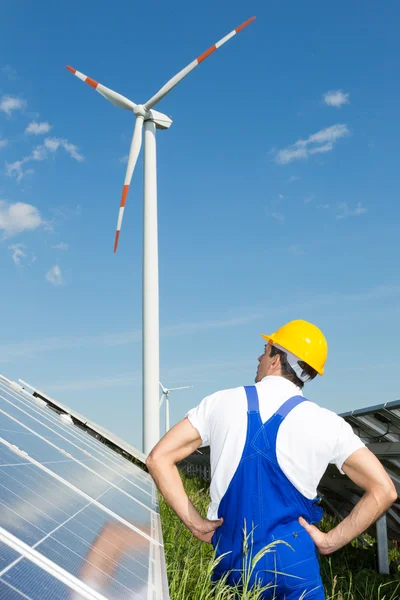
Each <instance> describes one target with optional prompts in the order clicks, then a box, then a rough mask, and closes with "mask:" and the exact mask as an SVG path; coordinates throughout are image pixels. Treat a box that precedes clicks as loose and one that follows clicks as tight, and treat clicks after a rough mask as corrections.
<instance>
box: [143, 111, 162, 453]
mask: <svg viewBox="0 0 400 600" xmlns="http://www.w3.org/2000/svg"><path fill="white" fill-rule="evenodd" d="M143 196H144V197H143V452H144V454H146V455H148V454H149V452H150V451H151V449H152V448H153V447H154V446H155V444H156V443H157V442H158V441H159V439H160V411H159V398H158V386H159V383H158V382H159V379H160V356H159V346H160V340H159V308H158V302H159V301H158V227H157V170H156V125H155V123H154V122H153V121H145V122H144V190H143Z"/></svg>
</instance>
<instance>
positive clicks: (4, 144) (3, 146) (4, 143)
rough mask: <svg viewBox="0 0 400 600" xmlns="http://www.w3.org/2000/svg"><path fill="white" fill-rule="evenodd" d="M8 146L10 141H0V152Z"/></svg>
mask: <svg viewBox="0 0 400 600" xmlns="http://www.w3.org/2000/svg"><path fill="white" fill-rule="evenodd" d="M7 144H8V140H5V139H4V138H3V139H0V150H1V149H2V148H5V147H6V146H7Z"/></svg>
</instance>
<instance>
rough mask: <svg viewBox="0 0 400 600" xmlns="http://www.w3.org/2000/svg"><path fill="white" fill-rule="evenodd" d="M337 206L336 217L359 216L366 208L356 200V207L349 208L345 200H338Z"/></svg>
mask: <svg viewBox="0 0 400 600" xmlns="http://www.w3.org/2000/svg"><path fill="white" fill-rule="evenodd" d="M337 207H338V209H339V211H340V212H339V214H338V215H336V218H337V219H346V218H347V217H359V216H361V215H364V214H365V213H366V212H367V211H368V209H367V208H365V206H363V205H362V203H361V202H357V204H356V207H355V208H354V209H353V210H351V209H350V208H349V205H348V204H347V202H338V204H337Z"/></svg>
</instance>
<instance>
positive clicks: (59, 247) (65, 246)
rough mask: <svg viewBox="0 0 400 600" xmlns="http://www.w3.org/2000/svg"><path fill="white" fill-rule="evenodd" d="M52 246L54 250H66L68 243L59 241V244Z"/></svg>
mask: <svg viewBox="0 0 400 600" xmlns="http://www.w3.org/2000/svg"><path fill="white" fill-rule="evenodd" d="M52 248H55V249H56V250H68V248H69V246H68V244H65V243H64V242H60V243H59V244H56V245H55V246H52Z"/></svg>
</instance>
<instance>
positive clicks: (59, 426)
mask: <svg viewBox="0 0 400 600" xmlns="http://www.w3.org/2000/svg"><path fill="white" fill-rule="evenodd" d="M0 390H1V387H0ZM7 392H8V393H9V390H7ZM11 396H12V397H13V399H15V400H17V401H21V400H20V399H19V398H18V397H17V396H16V395H15V394H12V395H11ZM1 397H2V398H3V400H5V401H6V402H8V403H9V404H12V405H13V406H14V407H15V408H17V409H18V410H20V411H22V412H24V413H25V414H27V415H29V413H26V411H23V409H21V408H20V407H19V406H17V405H15V404H14V403H13V402H11V401H10V400H8V399H6V398H5V397H4V396H1ZM31 398H32V397H31ZM36 412H38V411H36ZM29 416H30V417H31V418H32V419H35V420H36V421H37V422H39V423H40V424H41V425H44V424H43V423H42V422H41V421H40V420H38V419H36V418H35V417H33V416H32V415H29ZM41 416H43V413H42V415H41ZM52 417H53V418H52V422H53V424H55V425H56V426H57V427H58V428H59V429H61V430H62V431H64V433H66V432H67V428H66V427H65V426H63V425H61V424H60V423H59V422H57V421H56V417H55V415H52ZM45 418H46V419H47V420H49V421H50V419H49V418H48V417H47V416H45ZM46 427H47V428H48V426H47V425H46ZM49 429H51V430H52V431H53V432H54V433H55V434H56V435H59V436H61V434H60V433H58V432H57V431H55V430H54V429H52V428H49ZM71 433H72V432H71V431H70V429H69V428H68V434H69V435H70V434H71ZM62 437H63V438H64V439H66V438H65V436H62ZM74 437H76V436H74ZM68 441H69V442H70V440H68ZM81 441H84V443H85V440H84V439H83V438H81ZM70 443H72V442H70ZM76 447H78V448H79V449H80V450H81V451H83V449H82V448H80V446H76ZM125 462H127V461H126V460H125ZM128 464H129V463H128ZM132 466H134V465H132Z"/></svg>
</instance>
